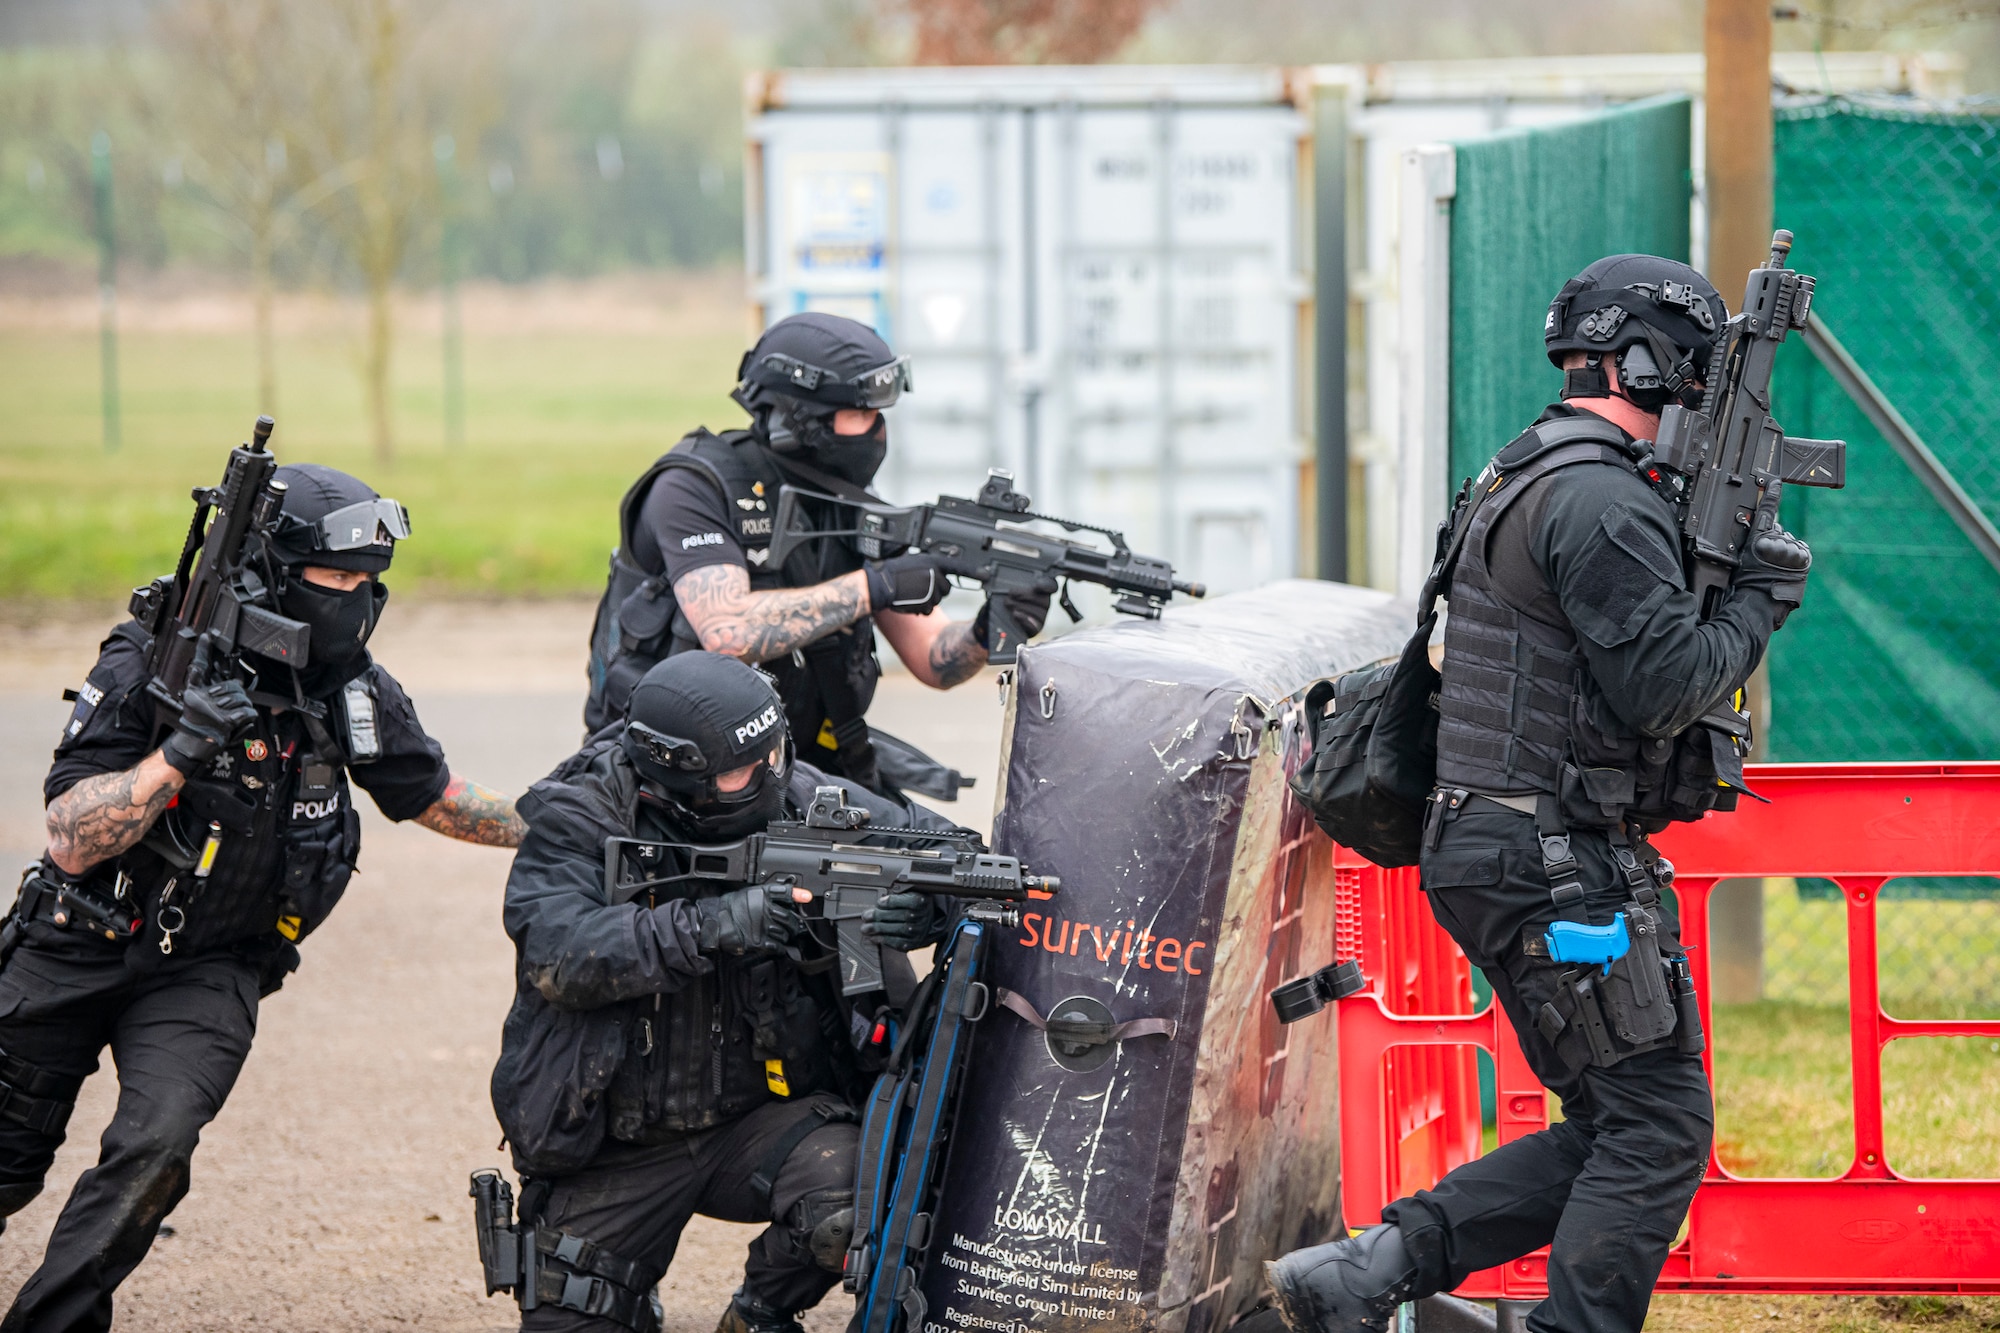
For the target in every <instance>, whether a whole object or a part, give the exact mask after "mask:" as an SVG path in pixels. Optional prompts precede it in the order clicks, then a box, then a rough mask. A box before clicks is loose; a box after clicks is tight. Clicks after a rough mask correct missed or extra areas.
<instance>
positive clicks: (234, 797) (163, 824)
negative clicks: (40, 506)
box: [87, 625, 373, 971]
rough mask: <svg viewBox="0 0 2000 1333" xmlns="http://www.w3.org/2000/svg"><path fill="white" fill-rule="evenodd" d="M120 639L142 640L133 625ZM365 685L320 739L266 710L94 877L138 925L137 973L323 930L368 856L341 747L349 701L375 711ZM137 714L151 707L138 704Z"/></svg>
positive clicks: (301, 723)
mask: <svg viewBox="0 0 2000 1333" xmlns="http://www.w3.org/2000/svg"><path fill="white" fill-rule="evenodd" d="M114 633H118V634H122V635H125V636H126V637H128V638H131V639H132V640H133V642H135V643H138V644H140V645H141V646H142V647H143V646H144V643H145V641H146V636H145V634H144V632H143V631H142V630H140V629H139V628H138V627H137V626H136V625H122V626H120V627H119V628H118V629H117V630H116V631H114ZM368 679H369V678H368V676H367V675H365V674H364V675H363V676H361V677H359V678H358V679H357V680H355V681H353V682H351V683H350V685H349V686H348V691H346V692H343V693H342V694H341V695H338V696H336V697H335V698H334V699H333V700H332V701H331V702H330V704H329V708H328V717H327V720H326V722H325V723H324V724H322V725H320V726H319V727H318V728H316V729H315V728H312V727H310V726H308V724H307V722H306V720H305V719H304V718H303V717H302V716H301V715H300V714H298V713H295V712H285V713H273V712H272V711H271V710H269V709H267V708H259V709H258V710H257V720H256V722H255V723H254V724H253V725H252V726H251V728H250V730H249V731H248V732H247V733H245V735H244V736H243V737H242V739H240V740H238V741H237V742H236V743H235V744H233V745H230V746H226V747H224V748H223V749H222V750H221V751H219V752H218V753H217V754H216V756H215V758H214V759H213V760H212V761H210V763H209V764H208V765H207V766H206V767H205V768H202V769H200V770H198V771H197V772H195V773H193V774H191V775H190V776H189V777H188V779H187V782H186V783H185V784H184V785H183V786H182V787H181V789H180V791H179V792H178V793H176V794H175V796H174V798H173V800H172V802H171V803H170V804H169V805H168V806H167V809H166V810H165V812H164V813H162V814H161V816H160V818H159V819H158V820H156V821H155V822H154V825H153V827H152V828H151V829H150V830H148V832H147V834H146V837H145V839H144V840H143V841H141V842H140V843H139V844H138V845H137V846H134V847H132V848H131V849H129V850H127V851H125V852H123V853H122V854H120V855H118V856H116V857H113V858H111V859H110V860H109V861H106V862H104V863H103V864H101V865H99V866H96V867H93V868H92V870H91V872H90V874H89V876H88V877H87V882H88V884H89V886H90V888H91V890H92V891H93V892H95V893H97V894H98V895H100V896H103V897H109V898H111V899H113V900H114V901H118V902H123V903H131V904H133V905H134V906H135V907H136V908H137V909H138V911H139V914H140V915H142V916H143V919H144V921H145V925H144V928H143V929H142V931H141V932H140V933H139V935H138V937H137V938H136V939H134V940H133V942H132V943H131V945H130V946H129V947H130V948H131V949H132V950H134V954H135V956H134V958H133V959H132V965H133V966H135V968H137V969H138V970H142V971H143V970H146V965H148V964H151V963H153V962H154V961H155V960H156V959H164V958H166V957H169V956H174V955H186V954H192V953H196V952H199V951H201V950H204V949H214V948H226V947H229V946H232V945H236V944H240V943H244V942H246V941H252V940H259V939H269V938H270V937H271V936H272V933H273V931H276V932H277V934H279V935H281V936H283V937H284V938H285V939H287V940H293V941H296V940H300V939H303V938H304V937H305V936H306V935H308V934H310V933H311V932H312V931H313V930H314V929H315V928H316V927H317V926H318V925H319V924H320V923H321V922H322V921H324V920H326V918H327V916H328V914H329V913H331V912H332V911H333V908H334V905H335V904H336V903H338V902H339V901H340V897H341V895H342V894H343V893H344V892H345V891H346V889H347V883H348V880H349V879H350V878H351V877H352V875H353V873H354V866H355V863H356V861H357V859H358V858H359V856H360V854H361V821H360V819H359V817H358V816H357V814H356V812H355V809H354V800H353V793H352V790H351V789H350V788H349V786H348V781H347V767H346V766H347V763H348V762H349V759H348V755H347V754H346V752H345V748H344V741H343V740H342V739H337V738H344V737H347V736H348V735H349V728H348V725H347V721H348V718H347V711H348V707H349V704H350V700H349V692H351V691H354V690H359V691H361V692H362V693H363V695H365V696H366V698H365V700H364V701H363V702H360V703H356V704H355V705H354V706H355V707H357V708H371V709H372V703H373V694H372V691H370V689H369V685H368ZM131 706H133V707H141V706H144V700H143V697H142V698H139V699H134V700H132V702H131ZM369 725H371V726H372V722H371V723H370V724H369ZM316 733H317V736H318V740H315V734H316ZM211 839H212V840H213V841H214V843H215V848H214V853H213V856H212V857H210V856H208V851H209V843H210V841H211ZM204 860H206V861H207V869H206V872H205V873H204V870H203V865H204ZM163 946H164V947H163Z"/></svg>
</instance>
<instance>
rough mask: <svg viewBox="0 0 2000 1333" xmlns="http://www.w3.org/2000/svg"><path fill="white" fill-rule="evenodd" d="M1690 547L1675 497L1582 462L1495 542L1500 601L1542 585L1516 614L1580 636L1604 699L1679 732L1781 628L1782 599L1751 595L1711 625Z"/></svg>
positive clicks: (1560, 413) (1735, 683)
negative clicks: (1679, 526) (1688, 560)
mask: <svg viewBox="0 0 2000 1333" xmlns="http://www.w3.org/2000/svg"><path fill="white" fill-rule="evenodd" d="M1575 414H1576V412H1575V409H1572V408H1569V407H1553V408H1550V409H1549V411H1548V412H1547V413H1545V414H1544V415H1543V417H1542V420H1544V421H1549V420H1555V419H1559V418H1561V417H1567V416H1574V415H1575ZM1679 540H1680V539H1679V534H1678V532H1677V530H1676V528H1675V524H1674V517H1673V511H1672V510H1671V509H1670V508H1669V507H1668V505H1667V502H1666V501H1665V500H1664V499H1662V498H1661V497H1660V496H1659V495H1657V494H1655V493H1654V492H1653V490H1652V489H1651V488H1650V487H1648V486H1647V485H1646V484H1645V483H1644V482H1643V481H1641V480H1640V479H1639V478H1638V477H1637V476H1636V475H1635V474H1634V473H1633V472H1632V471H1631V470H1630V469H1628V468H1623V467H1616V466H1612V465H1610V464H1603V463H1581V464H1577V465H1575V466H1572V467H1566V468H1563V469H1561V470H1560V471H1558V472H1557V473H1555V474H1554V475H1552V476H1551V477H1549V478H1548V479H1547V480H1545V481H1543V482H1541V483H1539V484H1537V485H1536V486H1535V487H1534V490H1533V492H1531V493H1530V494H1529V495H1528V496H1526V497H1524V498H1523V499H1522V501H1521V502H1520V503H1519V504H1517V505H1516V506H1515V508H1514V509H1513V510H1512V511H1510V512H1509V513H1507V514H1506V515H1504V516H1503V517H1502V518H1501V520H1500V522H1499V523H1498V524H1496V525H1495V527H1494V532H1493V536H1492V539H1491V543H1490V545H1489V547H1488V562H1489V564H1490V565H1491V567H1492V570H1493V575H1494V579H1493V582H1494V587H1495V590H1496V591H1497V592H1498V593H1499V595H1500V596H1502V597H1503V598H1506V599H1507V600H1509V601H1513V600H1514V599H1513V598H1511V597H1508V592H1507V590H1509V589H1518V588H1524V587H1534V586H1537V585H1540V587H1541V589H1542V591H1541V592H1540V593H1538V594H1537V595H1536V596H1535V597H1534V598H1533V599H1531V600H1530V601H1528V602H1526V603H1518V602H1517V603H1516V606H1517V609H1519V610H1521V611H1523V612H1525V613H1527V614H1529V615H1532V616H1534V617H1536V618H1537V619H1539V620H1542V621H1544V622H1548V623H1563V622H1567V623H1568V624H1570V625H1571V626H1573V627H1574V628H1575V629H1576V632H1577V638H1578V641H1579V643H1580V646H1581V648H1582V651H1583V655H1584V659H1585V661H1586V662H1587V663H1588V664H1589V668H1590V674H1591V677H1592V679H1593V680H1594V681H1595V683H1596V685H1597V688H1598V690H1599V691H1600V692H1601V693H1602V694H1603V696H1604V699H1605V702H1606V703H1608V704H1609V705H1610V706H1611V708H1612V710H1613V711H1614V712H1616V713H1617V714H1618V716H1619V717H1620V718H1621V719H1623V720H1624V722H1625V723H1626V724H1627V725H1628V726H1630V727H1631V728H1632V729H1633V730H1635V731H1637V732H1638V733H1639V734H1640V735H1643V736H1674V735H1677V734H1679V733H1680V732H1682V731H1685V730H1686V729H1687V728H1688V727H1690V726H1692V725H1694V723H1695V721H1696V720H1697V719H1699V718H1700V717H1702V716H1703V715H1704V714H1706V713H1707V712H1709V711H1710V710H1711V709H1713V708H1714V707H1715V706H1716V705H1717V704H1718V703H1721V702H1722V701H1723V700H1724V699H1726V698H1727V697H1728V696H1729V695H1730V694H1731V693H1733V692H1734V691H1735V690H1737V689H1738V688H1740V687H1741V686H1742V684H1743V682H1744V681H1745V680H1747V679H1749V676H1750V673H1751V672H1752V671H1753V670H1755V669H1756V666H1757V662H1758V660H1759V659H1760V658H1761V657H1762V656H1763V653H1764V645H1765V644H1766V643H1768V642H1769V641H1770V637H1771V631H1772V629H1773V627H1774V625H1775V623H1776V617H1777V603H1775V602H1773V601H1772V600H1771V599H1770V597H1769V596H1768V595H1766V594H1765V593H1763V592H1762V591H1759V590H1754V589H1743V588H1739V589H1735V590H1733V591H1732V592H1731V593H1730V594H1729V596H1728V598H1727V599H1726V600H1725V601H1724V602H1723V604H1722V608H1721V610H1719V611H1718V612H1717V613H1716V615H1715V618H1714V619H1712V620H1706V621H1704V620H1702V619H1700V617H1699V614H1698V607H1697V604H1696V602H1695V598H1694V595H1693V594H1692V593H1690V592H1688V591H1687V590H1686V588H1684V587H1683V586H1682V583H1681V578H1682V574H1681V559H1680V554H1679V550H1680V545H1679ZM1530 567H1531V568H1530Z"/></svg>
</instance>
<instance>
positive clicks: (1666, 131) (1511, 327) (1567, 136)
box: [1450, 94, 1736, 491]
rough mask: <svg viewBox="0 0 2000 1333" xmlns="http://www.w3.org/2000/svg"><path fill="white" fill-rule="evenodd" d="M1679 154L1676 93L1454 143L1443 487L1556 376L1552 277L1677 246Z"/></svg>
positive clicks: (1523, 417)
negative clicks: (1547, 336) (1549, 331)
mask: <svg viewBox="0 0 2000 1333" xmlns="http://www.w3.org/2000/svg"><path fill="white" fill-rule="evenodd" d="M1689 160H1690V159H1689V102H1688V99H1687V98H1686V97H1684V96H1680V95H1678V94H1674V95H1670V96H1666V97H1659V98H1651V99H1648V100H1646V101H1644V102H1637V103H1633V104H1632V105H1630V106H1626V107H1621V108H1618V109H1616V110H1612V111H1607V112H1605V113H1603V114H1602V115H1597V116H1592V117H1589V118H1588V119H1585V120H1579V121H1574V122H1572V123H1570V124H1567V125H1556V126H1543V127H1535V128H1530V129H1521V130H1512V131H1508V132H1506V133H1501V134H1495V135H1491V136H1488V137H1486V138H1482V139H1477V140H1474V141H1471V142H1467V143H1461V144H1460V145H1459V146H1458V197H1457V199H1456V200H1455V201H1454V202H1453V204H1452V215H1451V472H1450V478H1451V488H1452V490H1453V491H1456V490H1457V488H1458V482H1459V480H1460V479H1461V478H1463V477H1469V476H1471V475H1473V474H1474V473H1476V472H1478V471H1479V469H1480V468H1482V467H1484V466H1485V465H1486V460H1487V459H1489V458H1491V457H1492V456H1493V455H1494V453H1495V452H1497V451H1498V450H1499V449H1500V447H1501V446H1502V445H1504V444H1506V443H1507V442H1508V441H1509V440H1511V439H1513V438H1514V437H1515V436H1516V435H1518V434H1519V433H1520V432H1521V430H1522V428H1524V427H1525V426H1527V425H1528V423H1529V422H1531V421H1533V420H1534V419H1535V417H1536V416H1537V415H1539V414H1540V412H1541V410H1542V408H1543V407H1544V406H1545V405H1547V404H1548V403H1550V402H1552V401H1554V399H1555V397H1556V392H1557V390H1558V388H1560V378H1559V377H1558V375H1557V374H1556V372H1555V370H1554V369H1553V368H1552V367H1550V365H1549V363H1548V360H1547V356H1546V354H1545V353H1544V351H1543V350H1542V320H1543V317H1544V316H1545V315H1546V314H1547V312H1548V307H1549V302H1550V301H1551V300H1552V299H1554V297H1555V294H1556V292H1557V291H1558V290H1560V289H1561V287H1562V285H1563V283H1565V282H1567V281H1568V280H1569V279H1570V278H1572V277H1574V276H1575V275H1576V273H1577V271H1578V270H1580V269H1582V268H1583V267H1584V266H1585V265H1586V264H1589V263H1590V262H1591V261H1592V260H1595V259H1600V258H1602V257H1603V256H1605V255H1609V254H1618V253H1621V252H1626V251H1637V252H1644V253H1648V254H1657V255H1666V256H1668V257H1669V258H1672V259H1679V260H1683V261H1685V260H1686V259H1687V257H1688V203H1689V180H1688V162H1689ZM1724 295H1725V297H1729V294H1728V293H1724ZM1729 299H1730V300H1731V301H1732V303H1733V301H1734V300H1735V299H1736V298H1734V297H1729Z"/></svg>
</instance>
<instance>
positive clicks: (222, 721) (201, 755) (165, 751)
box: [160, 635, 257, 777]
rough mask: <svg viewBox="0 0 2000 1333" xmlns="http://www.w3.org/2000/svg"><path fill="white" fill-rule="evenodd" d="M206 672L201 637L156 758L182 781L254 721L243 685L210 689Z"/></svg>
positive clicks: (204, 641)
mask: <svg viewBox="0 0 2000 1333" xmlns="http://www.w3.org/2000/svg"><path fill="white" fill-rule="evenodd" d="M208 671H209V646H208V637H207V636H206V635H204V636H202V640H201V642H200V643H197V644H196V645H195V649H194V660H193V661H192V662H190V663H189V664H188V682H189V683H188V686H187V688H185V689H183V690H182V691H181V715H180V720H179V721H177V722H175V723H174V729H173V731H172V732H171V733H170V734H169V735H168V736H167V739H166V743H165V744H163V745H161V746H160V757H161V758H162V759H164V760H166V761H167V763H169V764H171V765H172V766H173V767H174V768H177V769H179V770H180V773H181V776H182V777H187V776H190V775H191V774H193V773H194V771H195V770H196V769H199V768H206V767H207V766H208V762H209V761H210V760H211V759H213V758H215V756H216V754H217V753H218V752H219V751H220V750H221V749H222V747H223V746H225V745H231V744H234V743H235V742H236V741H238V740H240V739H242V736H243V733H244V732H246V731H248V730H250V726H251V724H252V723H254V722H255V721H256V720H257V705H256V704H253V703H251V702H250V693H249V691H247V690H245V689H244V688H243V682H242V681H240V680H237V679H236V678H234V677H231V678H230V679H228V680H223V681H217V682H216V683H215V684H213V685H211V684H208V683H207V680H208Z"/></svg>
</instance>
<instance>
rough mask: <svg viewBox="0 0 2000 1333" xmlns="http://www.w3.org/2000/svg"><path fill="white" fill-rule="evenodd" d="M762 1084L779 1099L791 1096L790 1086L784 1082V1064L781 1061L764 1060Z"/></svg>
mask: <svg viewBox="0 0 2000 1333" xmlns="http://www.w3.org/2000/svg"><path fill="white" fill-rule="evenodd" d="M764 1083H765V1085H766V1086H767V1087H769V1088H770V1089H771V1091H772V1092H773V1093H775V1094H776V1095H778V1096H780V1097H789V1096H791V1095H792V1085H791V1084H789V1083H787V1082H785V1062H784V1061H783V1060H766V1061H765V1062H764Z"/></svg>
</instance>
